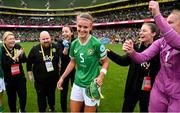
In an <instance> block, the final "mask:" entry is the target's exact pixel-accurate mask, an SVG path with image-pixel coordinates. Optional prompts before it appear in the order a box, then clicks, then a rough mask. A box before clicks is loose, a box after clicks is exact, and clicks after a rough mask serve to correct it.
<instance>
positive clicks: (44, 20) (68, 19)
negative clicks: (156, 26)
mask: <svg viewBox="0 0 180 113" xmlns="http://www.w3.org/2000/svg"><path fill="white" fill-rule="evenodd" d="M172 6H173V4H172ZM172 6H163V7H162V12H163V15H164V16H167V15H168V14H169V13H170V10H171V9H172ZM93 16H94V22H95V23H103V22H116V21H125V20H139V19H145V18H151V14H150V12H149V11H148V9H147V7H138V8H130V9H122V10H116V11H109V12H103V13H98V14H93ZM0 18H1V21H0V24H13V25H64V24H66V23H68V24H74V23H73V20H75V16H56V17H31V16H17V15H8V16H7V15H1V16H0ZM9 20H11V21H9Z"/></svg>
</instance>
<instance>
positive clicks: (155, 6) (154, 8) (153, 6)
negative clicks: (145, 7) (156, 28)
mask: <svg viewBox="0 0 180 113" xmlns="http://www.w3.org/2000/svg"><path fill="white" fill-rule="evenodd" d="M149 10H150V12H151V13H152V15H153V16H156V15H158V14H160V10H159V3H158V2H157V1H150V2H149Z"/></svg>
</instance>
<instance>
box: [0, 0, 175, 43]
mask: <svg viewBox="0 0 180 113" xmlns="http://www.w3.org/2000/svg"><path fill="white" fill-rule="evenodd" d="M159 2H160V3H161V4H160V5H161V8H162V9H161V10H162V11H163V15H164V16H167V15H168V14H169V13H170V10H172V9H173V7H174V6H175V5H176V3H177V1H176V0H160V1H159ZM48 4H49V5H48ZM69 4H70V5H71V6H69ZM61 5H62V6H61ZM147 5H148V2H147V1H144V2H143V1H138V0H136V1H133V3H130V1H129V0H86V1H84V0H61V1H59V0H16V1H14V0H8V1H7V0H1V1H0V9H1V10H0V14H1V15H0V27H1V28H3V29H5V30H6V29H8V30H11V31H13V32H17V33H15V34H17V37H20V39H21V40H22V41H30V40H31V41H36V40H37V37H38V35H36V34H39V32H40V31H41V30H43V29H46V30H47V29H48V30H49V31H50V32H51V34H53V37H54V39H56V38H57V37H59V34H60V33H59V31H60V28H62V26H63V25H65V24H67V23H68V24H70V25H72V26H73V27H74V23H73V20H75V15H77V14H78V13H79V12H89V13H91V14H92V15H93V17H94V21H95V24H94V27H95V30H94V31H93V34H94V35H95V36H97V37H99V38H103V37H106V38H107V37H108V38H110V40H111V42H117V40H118V41H120V42H123V40H124V39H126V38H127V37H129V36H131V37H136V36H137V32H138V31H137V28H139V26H140V25H141V24H142V23H143V22H153V19H151V14H150V13H149V11H148V9H147ZM2 33H3V30H2V31H1V34H2ZM32 34H33V35H32Z"/></svg>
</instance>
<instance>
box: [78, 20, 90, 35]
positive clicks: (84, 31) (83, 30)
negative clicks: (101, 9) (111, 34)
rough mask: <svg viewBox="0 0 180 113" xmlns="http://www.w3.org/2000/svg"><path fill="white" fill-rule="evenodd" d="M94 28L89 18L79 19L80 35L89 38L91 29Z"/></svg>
mask: <svg viewBox="0 0 180 113" xmlns="http://www.w3.org/2000/svg"><path fill="white" fill-rule="evenodd" d="M91 30H92V22H91V21H90V20H87V19H78V20H77V33H78V37H79V38H82V39H85V38H88V36H89V34H90V31H91Z"/></svg>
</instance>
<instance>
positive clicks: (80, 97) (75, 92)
mask: <svg viewBox="0 0 180 113" xmlns="http://www.w3.org/2000/svg"><path fill="white" fill-rule="evenodd" d="M71 100H74V101H80V102H83V101H84V103H85V105H87V106H99V103H100V100H96V99H91V98H89V97H88V96H86V94H85V88H83V87H80V86H77V85H76V84H73V87H72V91H71Z"/></svg>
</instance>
